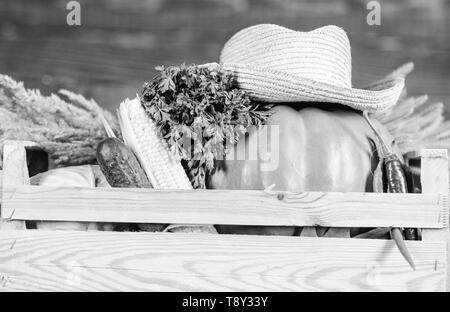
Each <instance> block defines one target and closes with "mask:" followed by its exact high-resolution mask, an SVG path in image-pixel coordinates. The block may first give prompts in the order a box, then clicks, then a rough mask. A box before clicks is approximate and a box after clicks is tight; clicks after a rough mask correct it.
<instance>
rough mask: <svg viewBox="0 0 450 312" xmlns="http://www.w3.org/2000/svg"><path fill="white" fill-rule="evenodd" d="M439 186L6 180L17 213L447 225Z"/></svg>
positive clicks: (64, 217)
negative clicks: (307, 187) (299, 188)
mask: <svg viewBox="0 0 450 312" xmlns="http://www.w3.org/2000/svg"><path fill="white" fill-rule="evenodd" d="M446 203H447V198H446V196H445V195H441V194H427V195H424V194H407V195H406V194H375V193H334V192H302V193H298V194H284V197H283V199H282V200H279V199H278V198H277V196H276V194H275V195H269V194H267V193H265V192H263V191H240V190H239V191H238V190H189V191H186V190H153V189H130V188H82V187H50V186H49V187H45V186H11V185H5V186H4V187H3V203H2V210H3V212H4V213H5V215H8V216H9V215H11V214H12V212H13V211H14V215H13V217H12V219H15V220H48V221H50V220H54V221H56V220H60V221H90V222H139V223H146V222H149V223H191V224H247V225H285V226H292V225H296V226H315V225H319V226H334V227H385V226H399V227H422V228H442V227H445V226H446V224H447V223H448V208H447V206H446Z"/></svg>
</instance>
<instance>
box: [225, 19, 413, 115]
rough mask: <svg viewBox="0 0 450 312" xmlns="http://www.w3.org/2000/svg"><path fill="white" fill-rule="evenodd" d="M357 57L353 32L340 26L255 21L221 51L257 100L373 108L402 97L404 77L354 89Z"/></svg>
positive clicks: (380, 107) (387, 106)
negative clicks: (307, 27)
mask: <svg viewBox="0 0 450 312" xmlns="http://www.w3.org/2000/svg"><path fill="white" fill-rule="evenodd" d="M351 60H352V58H351V53H350V42H349V40H348V37H347V34H346V33H345V31H344V30H342V29H341V28H339V27H337V26H325V27H321V28H318V29H316V30H313V31H310V32H300V31H294V30H291V29H288V28H285V27H281V26H278V25H272V24H261V25H255V26H251V27H248V28H245V29H243V30H241V31H239V32H238V33H236V34H235V35H234V36H233V37H231V39H230V40H228V42H227V43H226V44H225V46H224V48H223V50H222V52H221V55H220V63H221V64H222V66H223V67H224V68H225V69H227V70H231V71H233V72H234V74H235V75H236V80H237V83H238V84H239V86H240V88H242V89H244V90H246V91H247V92H249V94H250V96H251V97H252V98H253V99H255V100H259V101H263V102H272V103H275V102H304V101H307V102H328V103H340V104H344V105H347V106H350V107H353V108H355V109H358V110H367V111H369V112H376V111H382V110H384V109H386V108H389V107H391V106H392V105H394V104H395V103H396V102H397V100H398V98H399V96H400V93H401V92H402V89H403V86H404V79H403V78H401V77H392V79H389V80H383V81H382V82H380V83H374V84H372V85H371V86H370V87H367V88H364V89H357V88H354V87H353V86H352V82H351V80H352V79H351V77H352V76H351V71H352V66H351Z"/></svg>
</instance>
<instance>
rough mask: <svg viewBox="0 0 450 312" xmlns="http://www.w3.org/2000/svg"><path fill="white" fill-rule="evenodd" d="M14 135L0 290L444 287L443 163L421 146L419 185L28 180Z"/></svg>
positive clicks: (441, 156) (8, 158)
mask: <svg viewBox="0 0 450 312" xmlns="http://www.w3.org/2000/svg"><path fill="white" fill-rule="evenodd" d="M23 145H24V144H22V143H20V142H11V144H7V145H5V147H4V162H3V189H2V205H1V216H2V218H3V219H2V220H1V223H0V225H1V230H0V290H2V291H21V290H32V291H35V290H39V291H53V290H56V291H122V290H123V291H125V290H127V291H144V290H148V291H328V290H329V291H444V290H445V289H446V284H447V283H446V280H447V266H448V256H447V242H448V240H447V237H448V217H449V212H448V160H447V152H446V151H445V150H424V151H423V152H422V156H421V157H422V165H421V172H422V176H421V182H422V189H423V194H375V193H333V192H302V193H297V194H293V193H283V195H284V196H277V194H268V193H265V192H263V191H224V190H190V191H185V190H173V191H172V190H171V191H167V190H152V189H106V188H81V187H76V188H72V187H64V186H62V187H43V186H30V185H27V184H29V178H28V173H27V166H26V155H25V149H24V147H23ZM25 220H65V221H89V222H90V221H92V222H139V223H144V222H149V223H196V224H246V225H281V226H294V225H295V226H317V225H319V226H327V227H386V226H395V227H414V228H423V229H424V230H423V240H422V241H407V242H406V245H407V247H408V249H409V251H410V252H411V254H412V256H413V258H414V260H415V263H416V267H417V269H416V271H413V270H412V269H411V268H410V267H409V265H408V264H407V263H406V261H405V260H404V259H403V257H402V256H401V255H400V253H399V251H398V249H397V247H396V246H395V243H394V242H393V241H390V240H375V239H349V238H311V237H286V236H284V237H280V236H278V237H274V236H249V235H214V234H180V233H145V232H100V231H86V232H82V231H43V230H26V229H25V228H24V224H25Z"/></svg>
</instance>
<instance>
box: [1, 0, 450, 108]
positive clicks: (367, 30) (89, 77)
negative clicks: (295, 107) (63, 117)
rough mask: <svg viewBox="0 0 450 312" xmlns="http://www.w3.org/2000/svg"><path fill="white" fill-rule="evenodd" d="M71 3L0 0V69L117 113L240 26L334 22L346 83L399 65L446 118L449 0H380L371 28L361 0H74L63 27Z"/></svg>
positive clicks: (205, 57)
mask: <svg viewBox="0 0 450 312" xmlns="http://www.w3.org/2000/svg"><path fill="white" fill-rule="evenodd" d="M68 2H69V1H61V0H32V1H30V0H0V73H3V74H7V75H10V76H12V77H13V78H14V79H16V80H22V81H24V82H25V84H26V86H27V87H29V88H38V89H40V90H41V91H42V92H43V93H44V94H47V93H50V92H56V91H58V90H59V89H61V88H66V89H69V90H72V91H75V92H78V93H82V94H83V95H85V96H86V97H92V98H94V99H95V100H96V101H97V102H98V103H99V104H101V105H103V106H105V107H108V108H110V109H115V107H116V106H117V105H118V103H119V102H120V101H121V100H122V99H124V98H125V97H133V96H134V95H135V94H136V93H137V92H140V89H141V87H142V84H143V83H144V82H145V81H147V80H149V79H151V78H152V77H153V76H154V75H155V70H154V67H155V66H157V65H160V64H164V65H176V64H180V63H182V62H186V63H204V62H213V61H218V58H219V53H220V50H221V48H222V46H223V44H224V43H225V41H226V40H227V39H228V38H229V37H230V36H232V35H233V34H234V33H235V32H236V31H238V30H240V29H241V28H243V27H246V26H250V25H253V24H257V23H275V24H279V25H283V26H286V27H289V28H293V29H296V30H302V31H307V30H312V29H314V28H317V27H320V26H323V25H327V24H335V25H338V26H341V27H343V28H344V29H345V30H346V31H347V33H348V35H349V37H350V42H351V45H352V56H353V84H354V85H355V86H357V87H358V86H359V87H361V86H364V85H365V84H367V83H369V82H371V81H373V80H376V79H378V78H380V77H381V76H382V75H384V74H387V73H388V72H389V71H391V70H392V69H394V68H396V67H397V66H399V65H401V64H402V63H404V62H407V61H413V62H414V63H415V65H416V69H415V71H414V72H413V74H411V75H410V76H409V78H408V80H407V87H408V90H409V92H410V93H411V94H422V93H427V94H429V96H430V98H431V100H433V101H442V102H444V103H446V104H447V106H446V114H447V116H450V1H447V0H433V1H424V0H389V1H388V0H384V1H379V3H380V4H381V25H380V26H376V25H375V26H369V25H368V24H367V22H366V16H367V14H368V13H369V10H367V9H366V5H367V3H368V2H369V0H349V1H343V0H334V1H318V0H314V1H312V0H311V1H306V0H128V1H123V0H95V1H94V0H79V1H78V2H79V3H80V4H81V26H68V25H67V23H66V16H67V14H68V13H69V11H68V10H67V9H66V5H67V3H68Z"/></svg>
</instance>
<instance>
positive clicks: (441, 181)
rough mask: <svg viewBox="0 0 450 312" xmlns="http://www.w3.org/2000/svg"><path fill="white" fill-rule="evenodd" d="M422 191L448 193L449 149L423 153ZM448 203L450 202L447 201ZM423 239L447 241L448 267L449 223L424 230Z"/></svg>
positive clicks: (449, 283)
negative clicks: (441, 227)
mask: <svg viewBox="0 0 450 312" xmlns="http://www.w3.org/2000/svg"><path fill="white" fill-rule="evenodd" d="M420 180H421V184H422V193H425V194H427V193H435V192H440V193H442V194H448V190H449V174H448V154H447V150H443V149H439V150H433V149H427V150H423V151H422V153H421V174H420ZM447 205H448V203H447ZM422 240H424V241H437V240H440V241H446V242H447V246H446V250H447V268H448V265H450V254H449V253H448V250H449V249H450V232H449V228H448V225H447V227H445V228H443V229H438V230H430V229H424V230H423V231H422ZM446 282H447V286H446V289H447V291H450V287H449V286H450V270H448V269H447V281H446Z"/></svg>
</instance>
